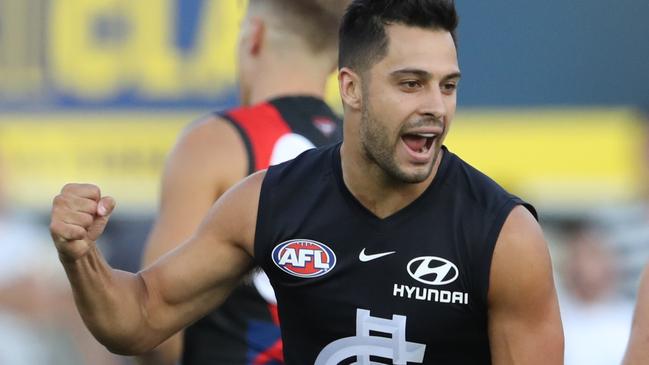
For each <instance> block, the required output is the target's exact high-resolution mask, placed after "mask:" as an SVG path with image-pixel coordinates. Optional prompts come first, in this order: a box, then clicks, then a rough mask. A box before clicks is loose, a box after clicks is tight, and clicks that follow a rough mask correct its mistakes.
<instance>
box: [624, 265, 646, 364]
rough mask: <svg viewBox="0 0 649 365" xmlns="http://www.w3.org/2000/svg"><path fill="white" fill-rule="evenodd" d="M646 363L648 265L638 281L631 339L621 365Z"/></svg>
mask: <svg viewBox="0 0 649 365" xmlns="http://www.w3.org/2000/svg"><path fill="white" fill-rule="evenodd" d="M647 362H649V265H647V267H646V268H645V270H644V273H643V275H642V279H641V281H640V289H639V291H638V302H637V303H636V307H635V313H634V315H633V325H632V327H631V337H630V338H629V346H628V348H627V350H626V355H625V356H624V363H623V364H624V365H641V364H646V363H647Z"/></svg>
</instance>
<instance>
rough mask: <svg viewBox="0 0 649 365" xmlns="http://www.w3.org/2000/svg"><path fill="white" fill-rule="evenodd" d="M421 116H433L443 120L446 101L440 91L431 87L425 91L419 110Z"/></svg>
mask: <svg viewBox="0 0 649 365" xmlns="http://www.w3.org/2000/svg"><path fill="white" fill-rule="evenodd" d="M419 113H420V114H421V115H422V116H427V117H433V118H435V119H436V120H443V119H444V117H445V116H446V103H445V102H444V95H443V94H442V91H441V90H440V89H439V88H437V87H433V88H431V90H430V91H429V92H428V93H426V95H425V97H424V99H423V100H422V104H421V107H420V110H419Z"/></svg>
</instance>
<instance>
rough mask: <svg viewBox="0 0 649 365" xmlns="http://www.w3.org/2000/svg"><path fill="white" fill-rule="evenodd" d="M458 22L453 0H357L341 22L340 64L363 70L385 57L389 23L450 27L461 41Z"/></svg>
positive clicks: (454, 37)
mask: <svg viewBox="0 0 649 365" xmlns="http://www.w3.org/2000/svg"><path fill="white" fill-rule="evenodd" d="M458 21H459V20H458V16H457V12H456V10H455V2H454V1H453V0H354V1H353V2H352V3H351V5H349V7H348V8H347V11H346V12H345V15H344V16H343V19H342V23H341V25H340V34H339V55H338V57H339V58H338V65H339V67H350V68H352V69H358V70H363V69H365V68H368V67H370V66H371V65H373V64H374V63H375V62H378V61H379V60H381V59H382V58H383V57H385V55H386V53H387V50H388V41H389V40H388V37H387V35H386V33H385V26H386V25H390V24H403V25H407V26H413V27H421V28H428V29H440V30H446V31H448V32H450V33H451V36H452V37H453V41H454V42H456V43H457V40H456V35H455V29H456V28H457V25H458Z"/></svg>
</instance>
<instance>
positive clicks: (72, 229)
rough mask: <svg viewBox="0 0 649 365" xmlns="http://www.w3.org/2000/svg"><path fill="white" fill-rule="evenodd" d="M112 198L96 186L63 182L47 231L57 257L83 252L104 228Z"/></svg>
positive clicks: (74, 256)
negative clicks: (105, 195) (57, 252)
mask: <svg viewBox="0 0 649 365" xmlns="http://www.w3.org/2000/svg"><path fill="white" fill-rule="evenodd" d="M114 207H115V200H113V198H111V197H102V196H101V191H100V190H99V187H97V186H95V185H90V184H67V185H65V186H64V187H63V189H61V193H60V194H59V195H57V196H56V197H55V198H54V201H53V203H52V221H51V223H50V232H51V234H52V239H53V240H54V244H55V245H56V249H57V250H58V251H59V256H60V258H61V260H64V261H76V260H77V259H79V258H81V257H83V256H85V255H86V254H87V253H88V251H89V249H90V248H92V247H93V246H94V244H95V241H96V240H97V238H99V236H101V234H102V233H103V232H104V228H106V224H107V223H108V217H109V216H110V213H111V212H112V211H113V208H114Z"/></svg>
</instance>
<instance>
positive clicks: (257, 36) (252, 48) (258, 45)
mask: <svg viewBox="0 0 649 365" xmlns="http://www.w3.org/2000/svg"><path fill="white" fill-rule="evenodd" d="M249 21H250V25H249V26H250V34H249V35H250V39H249V43H248V51H249V52H250V54H252V55H258V54H259V53H261V50H262V48H263V47H264V37H265V35H266V24H265V23H264V21H263V20H262V19H261V18H260V17H252V18H250V20H249Z"/></svg>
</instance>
